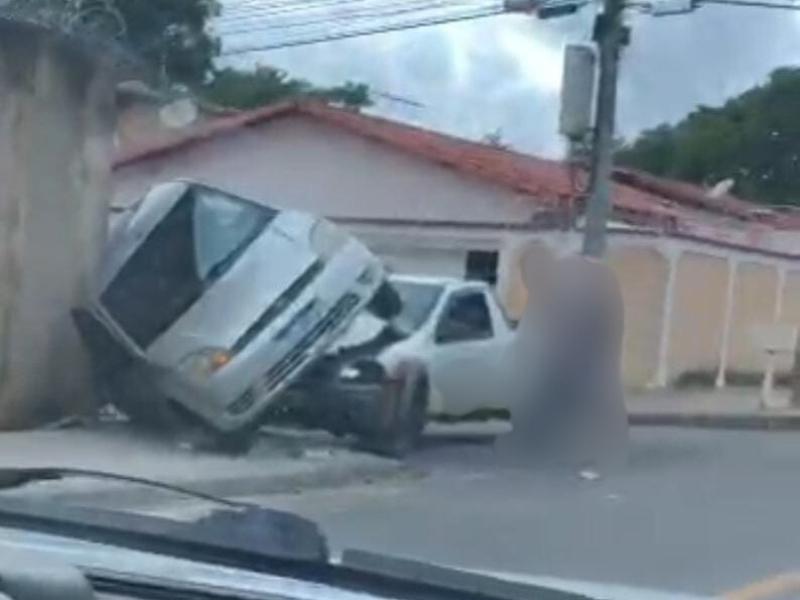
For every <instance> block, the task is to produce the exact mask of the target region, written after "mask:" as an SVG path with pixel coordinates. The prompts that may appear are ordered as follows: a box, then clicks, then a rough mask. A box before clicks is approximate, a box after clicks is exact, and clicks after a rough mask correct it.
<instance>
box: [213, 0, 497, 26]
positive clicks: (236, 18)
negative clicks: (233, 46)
mask: <svg viewBox="0 0 800 600" xmlns="http://www.w3.org/2000/svg"><path fill="white" fill-rule="evenodd" d="M493 2H494V3H497V0H493ZM425 4H426V3H425V2H424V1H423V0H410V1H409V0H405V1H403V0H400V1H397V0H389V1H388V2H381V1H377V2H376V1H375V0H318V1H317V2H313V1H309V2H305V3H302V4H291V5H285V6H283V7H282V8H281V6H282V5H276V6H274V7H272V6H265V7H262V8H261V9H260V10H258V11H249V12H246V13H239V14H234V15H227V14H226V13H225V12H223V14H222V15H221V16H220V17H218V18H217V19H215V22H216V23H218V24H225V25H233V24H238V23H245V22H250V21H252V20H254V19H257V18H269V17H285V16H287V15H291V16H294V15H298V14H301V15H309V16H316V15H325V14H330V13H334V12H337V13H338V12H341V13H345V12H348V11H351V10H373V9H374V10H393V9H406V8H411V7H421V8H424V7H425ZM449 4H450V5H451V6H452V7H453V8H479V7H481V4H484V5H485V4H486V0H449Z"/></svg>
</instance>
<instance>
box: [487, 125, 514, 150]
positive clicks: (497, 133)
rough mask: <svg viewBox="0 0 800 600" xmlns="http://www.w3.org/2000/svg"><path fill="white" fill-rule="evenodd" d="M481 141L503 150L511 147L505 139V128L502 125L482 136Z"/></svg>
mask: <svg viewBox="0 0 800 600" xmlns="http://www.w3.org/2000/svg"><path fill="white" fill-rule="evenodd" d="M481 141H482V142H483V143H484V144H486V145H488V146H493V147H495V148H500V149H502V150H507V149H508V147H509V146H508V144H507V143H506V141H505V140H504V139H503V130H502V129H501V128H500V127H498V128H497V129H495V130H493V131H490V132H489V133H487V134H485V135H484V136H483V138H481Z"/></svg>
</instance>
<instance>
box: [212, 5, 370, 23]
mask: <svg viewBox="0 0 800 600" xmlns="http://www.w3.org/2000/svg"><path fill="white" fill-rule="evenodd" d="M374 1H375V0H316V1H314V0H310V1H309V2H302V3H295V2H287V3H283V4H266V5H261V6H259V7H257V8H256V7H254V8H252V9H249V10H243V11H239V12H234V13H229V12H228V11H226V10H223V11H222V14H221V15H220V16H219V17H217V21H230V22H234V21H244V20H248V19H251V18H253V17H259V16H266V15H282V14H292V13H298V12H319V11H324V10H330V9H332V8H336V7H341V6H347V5H351V4H364V3H372V2H374Z"/></svg>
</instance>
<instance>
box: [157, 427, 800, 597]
mask: <svg viewBox="0 0 800 600" xmlns="http://www.w3.org/2000/svg"><path fill="white" fill-rule="evenodd" d="M410 463H411V465H412V466H413V467H415V468H416V469H417V470H421V471H425V472H427V476H426V477H407V478H402V479H394V480H391V481H384V482H382V483H375V484H373V485H356V486H348V487H344V488H337V489H327V490H326V489H317V490H310V491H307V492H300V493H294V494H279V495H271V496H268V497H263V496H262V497H257V498H251V499H253V500H257V501H259V502H260V503H262V504H264V505H267V506H273V507H276V508H283V509H289V510H292V511H296V512H298V513H300V514H302V515H305V516H308V517H311V518H313V519H315V520H317V521H318V522H320V524H321V525H322V527H323V529H324V530H325V532H326V533H327V534H328V535H329V537H330V542H331V544H332V547H333V548H334V550H335V551H341V550H342V549H344V548H348V547H355V548H361V549H367V550H373V551H377V552H382V553H388V554H393V555H398V556H406V557H413V558H416V559H422V560H428V561H433V562H437V563H441V564H449V565H456V566H461V567H466V568H472V569H480V570H490V571H498V572H514V573H523V574H535V575H544V576H553V577H562V578H573V579H581V580H589V581H602V582H611V583H622V584H626V585H635V586H643V587H649V588H656V589H664V590H672V591H676V592H677V591H683V592H693V593H702V594H716V593H721V592H725V591H729V590H735V589H739V588H741V587H742V586H745V585H747V584H750V583H752V582H753V581H758V580H761V579H764V578H770V577H773V576H775V575H776V574H780V573H785V572H787V571H792V570H793V569H796V568H797V567H798V566H800V524H798V513H800V511H799V510H798V505H800V477H798V474H800V434H797V433H790V432H758V431H710V430H703V429H683V430H682V429H675V428H652V427H642V428H634V429H633V430H632V432H631V446H630V464H629V467H628V468H627V470H626V471H625V472H623V473H620V474H617V475H614V476H608V477H601V478H600V479H598V480H593V481H592V480H585V479H582V478H580V477H578V476H577V474H575V473H563V474H552V473H551V474H542V473H534V472H531V471H529V470H519V469H512V468H508V467H504V466H503V465H502V464H500V463H499V462H498V460H497V458H496V457H495V455H494V453H493V448H492V445H491V443H489V438H484V437H481V436H469V435H466V436H465V435H462V434H458V435H455V436H453V435H450V436H447V435H441V432H440V435H436V436H433V437H429V438H428V439H427V440H426V444H425V447H424V448H423V449H422V450H421V451H420V452H418V453H417V454H416V455H415V456H414V457H413V458H412V459H411V461H410ZM191 512H192V511H191V510H188V509H187V507H186V506H183V507H181V508H170V507H167V506H164V507H162V513H163V514H172V515H173V516H183V517H184V518H188V517H190V516H191ZM799 594H800V592H799ZM732 597H737V598H738V597H748V598H749V597H762V596H746V595H742V596H732ZM763 597H767V596H763ZM769 597H772V596H769ZM780 597H800V595H791V594H790V595H788V596H780Z"/></svg>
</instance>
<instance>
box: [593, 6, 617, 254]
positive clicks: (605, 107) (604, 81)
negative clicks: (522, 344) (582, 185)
mask: <svg viewBox="0 0 800 600" xmlns="http://www.w3.org/2000/svg"><path fill="white" fill-rule="evenodd" d="M624 7H625V6H624V2H623V0H604V3H603V13H602V14H600V15H598V16H597V19H596V21H595V27H594V39H595V42H596V43H597V49H598V54H599V60H598V62H599V69H600V73H599V82H598V89H597V103H596V108H595V111H596V112H595V127H594V139H593V143H592V164H591V174H590V198H589V205H588V207H587V211H586V229H585V232H584V238H583V253H584V254H585V255H587V256H596V257H601V256H603V254H604V253H605V250H606V225H607V222H608V218H609V215H610V214H611V207H612V198H611V172H612V169H613V168H614V121H615V113H616V104H617V72H618V68H619V54H620V50H621V48H622V47H623V46H624V45H625V44H626V43H627V37H628V30H627V29H626V28H625V27H624V26H623V24H622V12H623V10H624Z"/></svg>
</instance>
